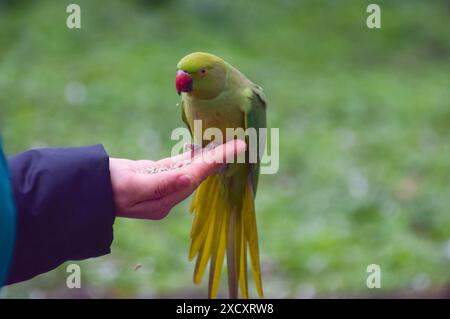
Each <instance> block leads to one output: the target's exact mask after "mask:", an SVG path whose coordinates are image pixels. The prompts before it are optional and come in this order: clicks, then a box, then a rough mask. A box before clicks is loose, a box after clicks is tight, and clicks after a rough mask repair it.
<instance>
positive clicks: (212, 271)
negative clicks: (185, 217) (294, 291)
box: [189, 175, 263, 298]
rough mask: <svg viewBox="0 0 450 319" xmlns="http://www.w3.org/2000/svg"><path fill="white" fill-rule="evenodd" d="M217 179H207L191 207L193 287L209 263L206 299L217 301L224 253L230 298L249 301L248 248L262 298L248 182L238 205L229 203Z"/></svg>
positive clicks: (256, 241)
mask: <svg viewBox="0 0 450 319" xmlns="http://www.w3.org/2000/svg"><path fill="white" fill-rule="evenodd" d="M226 195H227V194H226V190H225V188H224V184H223V182H222V177H221V176H220V175H212V176H210V177H208V178H207V179H206V180H205V181H204V182H203V183H202V184H201V185H200V186H199V187H198V189H197V191H196V193H195V195H194V199H193V201H192V205H191V209H190V211H191V213H192V212H194V213H195V214H194V221H193V224H192V231H191V239H192V241H191V247H190V250H189V260H192V259H193V258H194V257H195V256H197V261H196V264H195V270H194V283H196V284H198V283H200V281H201V279H202V277H203V274H204V272H205V269H206V266H207V263H208V260H209V261H210V266H209V285H208V296H209V298H216V296H217V291H218V289H219V283H220V275H221V272H222V265H223V260H224V257H225V252H226V254H227V266H228V289H229V296H230V298H238V290H239V288H240V291H241V295H242V297H243V298H248V283H247V245H248V250H249V252H250V260H251V268H252V273H253V278H254V281H255V285H256V290H257V292H258V295H259V296H260V297H261V298H262V297H263V289H262V283H261V270H260V263H259V248H258V233H257V228H256V216H255V206H254V195H253V190H252V187H251V181H250V179H248V180H247V181H246V183H245V191H244V194H243V195H244V196H243V197H242V201H241V202H240V203H230V201H229V200H228V199H227V196H226Z"/></svg>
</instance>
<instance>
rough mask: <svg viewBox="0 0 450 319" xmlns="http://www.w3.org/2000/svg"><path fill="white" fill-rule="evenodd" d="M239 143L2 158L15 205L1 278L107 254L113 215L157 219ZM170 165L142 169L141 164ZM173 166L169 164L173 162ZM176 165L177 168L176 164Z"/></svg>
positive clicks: (44, 152) (56, 151)
mask: <svg viewBox="0 0 450 319" xmlns="http://www.w3.org/2000/svg"><path fill="white" fill-rule="evenodd" d="M244 150H245V143H244V142H242V141H231V142H228V143H227V144H225V145H222V146H219V147H217V148H216V149H213V150H208V151H205V152H203V151H202V152H201V153H200V154H198V153H196V154H195V157H194V158H192V154H191V153H190V152H188V153H185V154H182V155H179V156H175V157H169V158H166V159H162V160H160V161H157V162H153V161H147V160H142V161H131V160H126V159H115V158H109V157H108V155H107V154H106V152H105V150H104V149H103V147H102V146H101V145H96V146H89V147H80V148H61V149H39V150H31V151H27V152H24V153H21V154H18V155H15V156H13V157H11V158H10V159H9V166H10V171H11V176H12V185H13V191H14V199H15V202H16V207H17V230H16V232H17V236H16V244H15V249H14V258H13V263H12V266H11V269H10V273H9V277H8V280H7V283H8V284H11V283H15V282H18V281H23V280H27V279H29V278H32V277H34V276H36V275H38V274H41V273H44V272H47V271H49V270H51V269H53V268H55V267H57V266H59V265H60V264H61V263H63V262H65V261H67V260H79V259H86V258H91V257H97V256H100V255H104V254H108V253H109V252H110V246H111V243H112V240H113V229H112V226H113V223H114V220H115V217H116V215H117V216H119V217H128V218H142V219H161V218H163V217H165V216H166V215H167V214H168V213H169V211H170V210H171V208H172V207H173V206H175V205H176V204H177V203H179V202H180V201H182V200H183V199H185V198H186V197H188V196H189V195H190V194H191V193H192V192H193V191H194V190H195V188H196V187H197V186H198V185H199V184H200V183H201V182H202V181H203V180H204V179H205V178H206V177H207V176H208V175H210V174H213V173H215V172H216V171H217V170H219V169H220V168H222V167H223V165H225V164H224V163H225V159H227V158H230V155H232V154H236V153H240V152H242V151H244ZM186 159H189V160H190V161H191V163H190V164H189V165H186V166H183V167H181V168H177V169H174V170H161V172H157V173H154V174H149V172H148V168H149V167H157V168H167V167H173V166H174V164H177V163H179V162H185V161H186ZM175 166H177V165H175ZM177 167H178V166H177Z"/></svg>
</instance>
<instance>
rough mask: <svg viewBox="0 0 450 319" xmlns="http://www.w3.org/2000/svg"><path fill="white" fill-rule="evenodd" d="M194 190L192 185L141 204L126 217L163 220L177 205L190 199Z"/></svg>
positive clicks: (129, 210) (133, 208)
mask: <svg viewBox="0 0 450 319" xmlns="http://www.w3.org/2000/svg"><path fill="white" fill-rule="evenodd" d="M194 190H195V185H194V184H191V186H190V187H187V188H185V189H183V190H181V191H179V192H176V193H172V194H170V195H168V196H166V197H163V198H160V199H153V200H148V201H144V202H140V203H138V204H136V205H134V206H133V207H131V208H130V209H128V211H127V213H126V215H125V217H129V218H138V219H153V220H159V219H163V218H164V217H166V216H167V214H169V212H170V210H171V209H172V208H173V207H174V206H175V205H177V204H178V203H180V202H181V201H183V200H184V199H186V198H187V197H189V195H191V194H192V192H193V191H194Z"/></svg>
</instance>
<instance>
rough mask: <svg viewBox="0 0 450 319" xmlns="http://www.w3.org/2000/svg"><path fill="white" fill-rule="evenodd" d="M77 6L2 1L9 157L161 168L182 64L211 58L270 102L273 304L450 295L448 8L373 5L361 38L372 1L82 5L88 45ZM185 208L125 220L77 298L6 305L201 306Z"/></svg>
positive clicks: (43, 292)
mask: <svg viewBox="0 0 450 319" xmlns="http://www.w3.org/2000/svg"><path fill="white" fill-rule="evenodd" d="M69 3H70V2H69V1H39V2H37V1H36V2H33V3H32V4H31V3H29V2H28V1H18V2H12V1H5V0H0V112H1V116H2V123H1V132H2V135H3V139H4V144H5V148H6V151H7V153H8V154H13V153H15V152H19V151H21V150H24V149H27V148H30V147H41V146H62V145H64V146H78V145H87V144H93V143H102V144H104V145H105V148H106V149H107V150H108V152H109V154H110V155H111V156H115V157H127V158H135V159H137V158H150V159H158V158H160V157H163V156H168V155H169V153H170V149H171V147H172V146H173V145H174V143H175V142H174V141H171V140H170V132H171V131H172V129H174V128H176V127H178V126H181V125H182V122H181V119H180V112H179V109H178V108H177V107H176V103H177V102H178V95H177V94H176V92H175V88H174V76H175V67H176V63H177V61H178V60H179V59H180V58H181V57H182V56H184V55H185V54H187V53H189V52H192V51H208V52H211V53H215V54H217V55H219V56H222V57H223V58H225V59H226V60H227V61H229V62H230V63H232V64H233V65H235V66H237V67H238V68H239V69H240V70H241V71H242V72H244V73H245V74H246V75H247V76H248V77H250V78H251V79H253V80H254V81H255V82H257V83H259V84H260V85H261V86H263V87H264V89H265V92H266V95H267V97H268V100H269V109H268V121H269V125H270V126H271V127H278V128H280V170H279V172H278V173H277V174H275V175H264V176H262V177H261V178H260V186H259V189H258V197H257V201H256V205H257V215H258V226H259V233H260V242H261V250H262V263H263V280H264V284H265V291H266V295H267V297H274V298H279V297H314V296H316V297H317V296H319V297H320V296H350V295H362V296H373V295H390V294H397V293H401V294H410V293H417V294H424V293H434V292H436V291H441V290H443V289H449V288H448V287H449V286H450V272H449V269H450V214H449V207H450V195H449V193H450V147H449V145H450V90H449V88H450V76H449V74H450V3H449V2H448V1H427V2H425V1H395V2H393V1H382V0H380V1H378V3H379V4H380V5H381V8H382V28H381V29H379V30H369V29H368V28H367V27H366V25H365V20H366V17H367V15H368V14H367V13H366V6H367V4H369V3H371V2H370V1H339V2H338V1H331V0H330V1H293V0H290V1H288V0H284V1H278V2H276V1H243V0H241V1H233V2H232V1H225V0H221V1H206V0H202V1H190V0H184V1H144V0H140V1H137V0H136V1H108V3H107V4H106V2H105V4H104V5H103V6H101V5H100V4H99V2H95V4H94V3H93V2H92V1H87V0H78V1H76V3H78V4H79V5H80V6H81V8H82V29H81V30H69V29H67V28H66V26H65V19H66V17H67V14H66V12H65V8H66V6H67V5H68V4H69ZM187 205H188V202H186V203H183V204H182V205H180V206H179V207H176V208H175V209H174V210H173V212H172V213H171V215H169V217H168V218H166V219H165V220H163V221H154V222H153V221H148V222H144V221H132V220H117V221H116V223H115V240H114V243H113V246H112V253H111V254H110V255H108V256H105V257H101V258H98V259H93V260H88V261H84V262H81V263H80V265H81V267H82V274H83V276H82V287H83V289H82V291H81V292H80V291H69V290H68V289H67V288H66V286H65V280H66V276H67V273H66V272H65V266H61V267H59V268H58V269H57V270H55V271H53V272H50V273H48V274H45V275H42V276H39V277H37V278H35V279H33V280H31V281H28V282H26V283H23V284H18V285H15V286H12V287H9V288H8V289H6V290H4V291H3V296H5V297H54V296H65V297H70V296H86V297H104V296H106V297H155V296H165V297H171V296H178V297H189V296H200V297H204V296H206V285H205V282H203V284H202V286H201V287H195V286H194V285H193V283H192V271H193V267H194V265H193V263H189V262H188V261H187V250H188V247H189V232H190V225H191V216H190V215H189V214H188V213H187ZM80 236H82V234H80ZM372 263H375V264H378V265H380V266H381V269H382V288H381V289H375V290H376V291H374V290H370V289H368V288H367V287H366V284H365V283H366V277H367V275H368V274H367V273H366V267H367V265H369V264H372ZM137 264H141V265H142V267H141V268H140V269H139V270H136V271H135V270H134V268H135V266H136V265H137ZM224 277H225V276H224ZM224 284H225V282H224ZM225 287H226V286H225V285H222V290H221V291H223V293H225V291H226V289H225ZM252 292H253V294H252V295H253V296H254V295H255V293H254V291H252Z"/></svg>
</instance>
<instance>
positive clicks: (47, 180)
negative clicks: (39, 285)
mask: <svg viewBox="0 0 450 319" xmlns="http://www.w3.org/2000/svg"><path fill="white" fill-rule="evenodd" d="M8 163H9V169H10V175H11V179H12V188H13V195H14V199H15V204H16V210H17V218H16V220H17V228H16V243H15V249H14V255H13V261H12V265H11V269H10V273H9V276H8V279H7V284H11V283H14V282H18V281H23V280H27V279H29V278H32V277H34V276H36V275H38V274H41V273H44V272H47V271H49V270H51V269H54V268H55V267H57V266H59V265H60V264H61V263H63V262H65V261H67V260H80V259H86V258H90V257H97V256H101V255H104V254H108V253H109V252H110V246H111V243H112V240H113V229H112V226H113V223H114V219H115V207H114V201H113V194H112V187H111V178H110V174H109V157H108V155H107V154H106V152H105V150H104V149H103V147H102V146H101V145H94V146H88V147H79V148H48V149H36V150H30V151H26V152H24V153H20V154H18V155H15V156H12V157H10V158H9V159H8Z"/></svg>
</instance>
